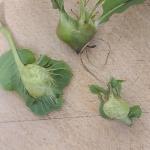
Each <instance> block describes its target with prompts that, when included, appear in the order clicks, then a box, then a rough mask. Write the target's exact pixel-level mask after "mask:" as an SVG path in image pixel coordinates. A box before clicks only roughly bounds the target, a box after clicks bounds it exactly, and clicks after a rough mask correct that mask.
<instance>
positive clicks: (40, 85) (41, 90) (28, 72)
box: [21, 64, 54, 98]
mask: <svg viewBox="0 0 150 150" xmlns="http://www.w3.org/2000/svg"><path fill="white" fill-rule="evenodd" d="M21 79H22V82H23V84H24V86H25V88H26V90H27V91H28V92H29V94H30V95H31V96H33V97H35V98H36V97H41V96H43V95H47V94H48V93H49V91H50V87H51V86H53V84H54V80H53V78H52V77H51V76H50V74H49V72H48V71H47V70H46V69H45V68H43V67H41V66H38V65H35V64H29V65H27V66H26V67H25V68H24V69H23V70H22V72H21Z"/></svg>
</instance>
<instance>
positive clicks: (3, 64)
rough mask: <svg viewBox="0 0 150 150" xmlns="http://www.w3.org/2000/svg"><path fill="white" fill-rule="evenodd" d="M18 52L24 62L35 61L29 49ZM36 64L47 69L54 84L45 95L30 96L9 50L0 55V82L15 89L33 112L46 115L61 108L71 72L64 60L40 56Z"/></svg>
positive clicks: (8, 87) (9, 88)
mask: <svg viewBox="0 0 150 150" xmlns="http://www.w3.org/2000/svg"><path fill="white" fill-rule="evenodd" d="M18 54H19V56H20V58H21V60H22V62H23V63H24V64H30V63H35V57H34V55H33V53H32V52H31V51H29V50H19V51H18ZM37 64H39V65H40V66H42V67H44V68H45V69H47V71H49V74H50V75H51V76H52V77H53V79H54V83H55V84H53V85H51V91H50V93H48V94H47V95H43V96H42V97H38V98H33V97H32V96H30V94H29V93H28V91H27V90H26V89H25V87H24V84H23V82H22V81H21V77H20V74H19V71H18V69H17V65H16V64H15V61H14V57H13V55H12V52H11V51H9V52H7V53H5V54H3V55H2V56H1V57H0V72H1V74H0V84H1V86H2V87H3V88H4V89H7V90H14V91H16V92H17V93H18V94H19V95H20V96H21V97H22V98H23V100H24V101H25V103H26V105H27V106H28V107H29V108H30V109H31V111H32V112H33V113H35V114H36V115H46V114H48V113H49V112H51V111H53V110H56V109H59V108H61V106H62V104H63V98H62V96H63V89H64V87H65V86H67V85H68V84H69V82H70V80H71V77H72V73H71V69H70V68H69V66H68V65H67V64H65V63H64V62H62V61H55V60H53V59H51V58H49V57H46V56H41V57H40V59H39V61H38V62H37ZM54 73H55V74H54ZM58 76H59V79H58ZM64 76H65V77H64Z"/></svg>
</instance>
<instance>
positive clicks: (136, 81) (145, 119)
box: [0, 0, 150, 150]
mask: <svg viewBox="0 0 150 150" xmlns="http://www.w3.org/2000/svg"><path fill="white" fill-rule="evenodd" d="M1 1H2V0H0V3H1ZM3 1H4V2H5V15H6V21H7V24H8V26H9V27H10V28H11V30H12V32H13V34H14V37H15V39H16V41H17V44H18V46H20V47H25V48H31V49H33V51H34V52H36V53H38V54H39V53H44V54H45V53H46V54H47V55H49V56H51V57H53V58H57V59H63V60H65V61H66V62H68V63H69V64H70V66H71V67H72V68H73V73H74V78H73V80H72V82H71V84H70V85H69V86H68V87H67V88H66V89H65V95H64V98H65V104H64V106H63V108H62V110H60V111H59V112H52V113H50V114H49V115H48V116H45V117H37V116H35V115H33V114H32V113H31V112H30V111H29V110H28V108H27V107H26V106H25V105H24V103H23V102H22V101H21V98H20V97H19V96H18V95H17V94H15V93H10V92H5V91H3V90H2V89H1V90H0V150H20V149H21V150H34V149H36V150H99V149H102V150H117V149H118V150H130V149H131V150H149V149H150V134H149V132H150V113H149V112H150V111H149V110H150V80H149V78H150V40H149V39H150V7H149V0H147V1H146V2H145V4H144V5H140V6H136V7H133V8H131V9H129V10H128V11H126V12H125V13H123V14H120V15H115V16H113V17H112V18H111V19H110V21H109V22H108V23H107V24H105V25H103V26H101V28H99V31H98V33H97V34H96V36H95V37H94V39H93V40H92V41H91V45H96V47H95V48H93V49H90V50H89V51H88V53H89V54H88V55H89V59H90V61H91V62H92V63H93V64H94V66H93V65H91V64H90V63H89V62H88V61H87V60H86V58H85V55H84V56H83V57H84V61H85V62H86V65H87V66H88V67H89V69H90V70H91V71H93V72H94V74H96V75H97V77H98V79H99V80H100V81H101V82H100V83H99V82H98V81H97V80H95V78H93V77H92V76H91V75H90V74H89V73H87V72H86V71H85V69H84V68H83V66H82V64H81V62H80V57H79V56H77V55H76V54H75V53H74V52H73V51H72V50H71V49H70V48H69V47H68V46H67V45H66V44H64V43H63V42H62V41H60V40H59V39H58V38H57V36H56V34H55V29H56V25H57V22H58V12H57V11H56V10H53V9H52V6H51V3H50V0H13V1H12V0H3ZM93 1H94V0H91V3H92V2H93ZM65 3H66V7H67V9H68V10H70V9H73V10H75V6H76V4H75V3H76V1H75V0H65ZM1 16H2V9H0V17H1ZM101 39H103V40H105V41H107V42H109V44H110V47H111V55H109V59H108V61H107V64H106V65H104V63H105V61H106V56H107V55H108V47H107V45H106V44H105V43H104V42H102V40H101ZM7 49H8V46H7V45H6V43H5V41H4V39H3V38H2V36H1V35H0V53H1V54H2V53H3V52H5V51H6V50H7ZM111 76H114V77H117V78H120V79H124V80H126V82H125V83H124V88H123V93H122V94H123V96H124V97H125V99H127V100H128V101H129V102H130V104H131V105H132V104H140V105H141V107H142V109H143V112H144V113H143V116H142V117H141V118H140V119H139V120H137V121H136V122H135V124H134V125H133V126H132V127H131V128H129V127H126V126H125V125H123V124H121V123H119V122H115V121H108V120H104V119H103V118H101V117H100V116H99V114H98V106H99V102H98V99H97V97H96V96H94V95H92V94H91V93H90V92H89V89H88V85H89V84H93V83H99V84H101V85H103V86H104V85H105V84H106V82H107V81H108V80H109V78H110V77H111Z"/></svg>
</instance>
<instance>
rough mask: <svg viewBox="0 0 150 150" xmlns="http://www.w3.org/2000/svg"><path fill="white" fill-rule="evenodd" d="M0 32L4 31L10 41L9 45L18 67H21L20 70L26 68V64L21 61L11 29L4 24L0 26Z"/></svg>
mask: <svg viewBox="0 0 150 150" xmlns="http://www.w3.org/2000/svg"><path fill="white" fill-rule="evenodd" d="M0 32H1V33H3V34H4V36H5V37H6V39H7V41H8V43H9V46H10V48H11V50H12V52H13V55H14V59H15V62H16V64H17V66H18V69H19V71H21V70H22V69H23V68H24V64H23V63H22V62H21V60H20V57H19V55H18V53H17V49H16V46H15V43H14V41H13V38H12V35H11V33H10V31H9V30H8V29H7V28H6V27H3V26H2V27H0Z"/></svg>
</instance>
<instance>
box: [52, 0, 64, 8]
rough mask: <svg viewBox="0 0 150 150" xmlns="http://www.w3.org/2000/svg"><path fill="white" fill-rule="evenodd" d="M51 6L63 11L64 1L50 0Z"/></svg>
mask: <svg viewBox="0 0 150 150" xmlns="http://www.w3.org/2000/svg"><path fill="white" fill-rule="evenodd" d="M51 2H52V5H53V8H54V9H59V10H61V11H64V1H63V0H51Z"/></svg>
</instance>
